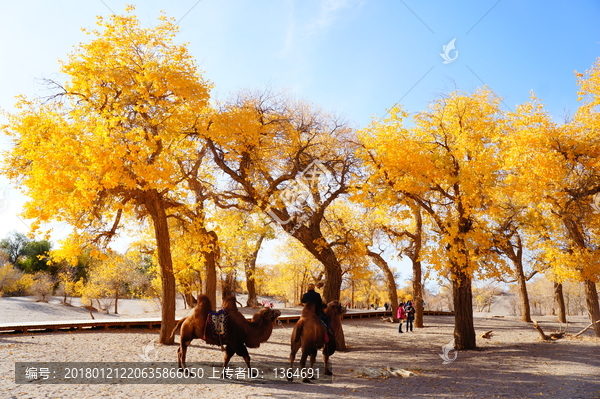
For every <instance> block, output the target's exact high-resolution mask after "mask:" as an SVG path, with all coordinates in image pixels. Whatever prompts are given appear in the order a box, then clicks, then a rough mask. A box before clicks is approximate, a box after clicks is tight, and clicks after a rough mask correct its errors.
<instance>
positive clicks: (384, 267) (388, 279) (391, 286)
mask: <svg viewBox="0 0 600 399" xmlns="http://www.w3.org/2000/svg"><path fill="white" fill-rule="evenodd" d="M367 255H368V256H370V257H371V258H372V259H373V263H375V264H376V265H377V266H379V268H380V269H381V271H382V272H383V274H384V275H385V284H386V286H387V290H388V295H389V296H390V301H391V302H392V317H393V318H394V321H396V322H397V321H398V317H397V312H396V309H398V290H397V289H396V280H395V279H394V273H392V270H391V269H390V266H389V265H388V263H387V262H386V261H385V259H383V257H382V256H381V255H380V254H378V253H376V252H373V251H367Z"/></svg>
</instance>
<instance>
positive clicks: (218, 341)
mask: <svg viewBox="0 0 600 399" xmlns="http://www.w3.org/2000/svg"><path fill="white" fill-rule="evenodd" d="M211 312H212V304H211V302H210V299H208V297H207V296H206V295H203V294H200V295H198V302H197V303H196V306H195V308H194V311H193V313H192V314H191V315H189V316H187V317H184V318H183V319H181V320H179V321H178V322H177V324H176V325H175V328H174V329H173V331H172V332H171V338H173V337H174V336H175V334H176V333H177V330H178V329H179V334H180V336H181V337H180V343H179V348H178V349H177V363H178V365H179V368H183V369H185V368H186V365H185V357H186V353H187V347H188V346H189V345H190V343H191V342H192V340H194V339H196V338H200V339H202V340H204V341H205V342H206V343H207V344H210V345H220V346H221V349H222V350H223V352H224V354H223V368H225V367H227V365H228V364H229V361H230V360H231V358H232V357H233V355H238V356H241V357H242V358H243V359H244V361H245V362H246V365H247V366H248V368H250V355H249V354H248V349H247V348H258V347H259V346H260V344H261V343H263V342H266V341H267V340H268V339H269V338H270V337H271V333H272V332H273V324H274V322H275V320H277V318H278V317H279V316H281V311H279V310H277V309H271V308H266V307H265V308H262V309H260V311H258V312H257V313H255V314H254V316H252V319H251V320H250V321H248V320H247V319H246V317H245V316H244V315H243V314H241V313H240V312H239V311H238V308H237V305H236V301H235V297H233V296H230V297H227V298H225V301H224V302H223V312H221V314H220V315H215V314H214V312H213V314H212V317H213V319H212V321H214V319H215V318H219V317H220V318H222V319H225V325H224V327H223V326H221V331H222V332H223V328H224V330H225V332H226V334H218V333H214V332H213V331H212V329H211V327H210V326H209V324H211V319H210V318H211Z"/></svg>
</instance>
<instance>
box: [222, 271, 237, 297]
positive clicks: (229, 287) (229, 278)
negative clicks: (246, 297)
mask: <svg viewBox="0 0 600 399" xmlns="http://www.w3.org/2000/svg"><path fill="white" fill-rule="evenodd" d="M230 295H231V296H235V270H230V271H228V272H227V273H225V279H224V280H222V281H221V299H223V301H225V298H227V297H228V296H230Z"/></svg>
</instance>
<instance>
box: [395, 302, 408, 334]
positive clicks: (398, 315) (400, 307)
mask: <svg viewBox="0 0 600 399" xmlns="http://www.w3.org/2000/svg"><path fill="white" fill-rule="evenodd" d="M396 318H397V319H398V323H400V324H399V325H398V333H401V332H402V323H403V322H404V319H405V318H406V313H405V312H404V303H403V302H400V303H399V304H398V311H397V313H396Z"/></svg>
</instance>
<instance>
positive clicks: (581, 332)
mask: <svg viewBox="0 0 600 399" xmlns="http://www.w3.org/2000/svg"><path fill="white" fill-rule="evenodd" d="M596 323H600V320H596V321H595V322H594V323H590V325H589V326H587V327H586V328H584V329H583V330H581V331H579V332H578V333H577V334H575V335H573V336H574V337H579V336H580V335H581V334H583V333H584V332H586V331H587V330H589V329H590V328H591V327H592V326H593V325H594V324H596Z"/></svg>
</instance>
